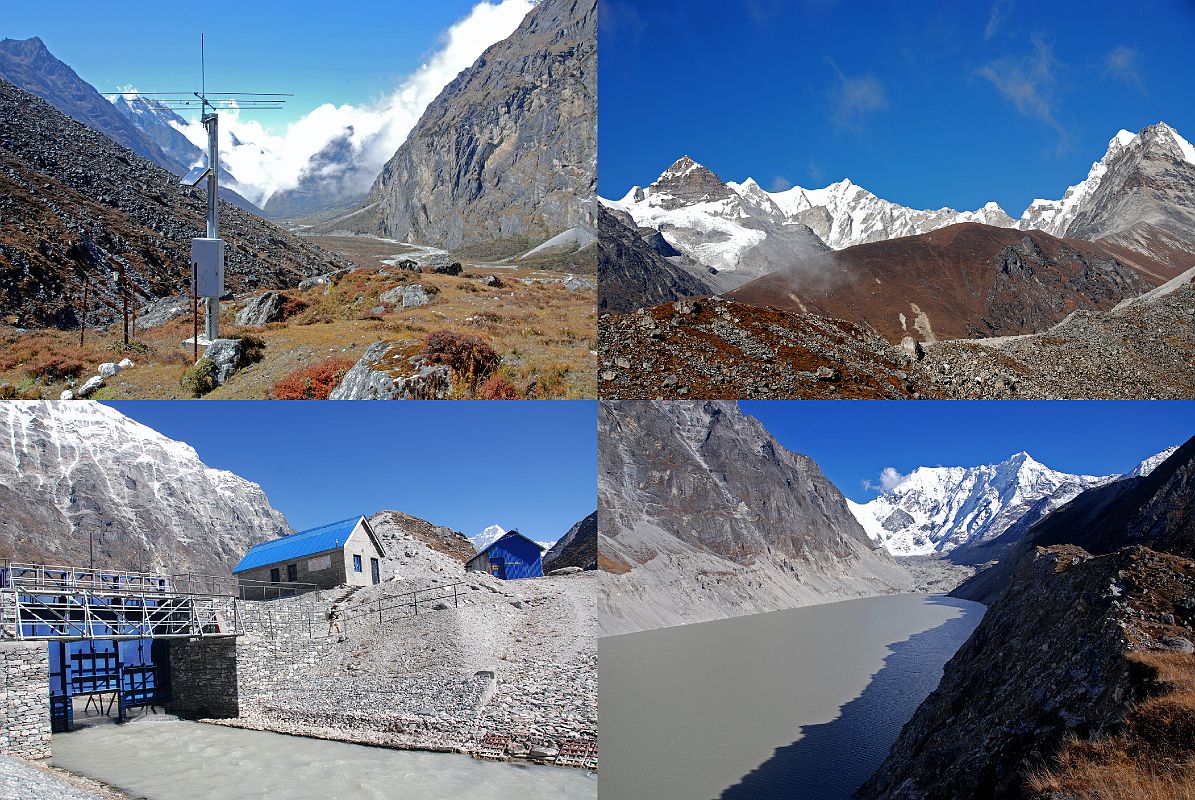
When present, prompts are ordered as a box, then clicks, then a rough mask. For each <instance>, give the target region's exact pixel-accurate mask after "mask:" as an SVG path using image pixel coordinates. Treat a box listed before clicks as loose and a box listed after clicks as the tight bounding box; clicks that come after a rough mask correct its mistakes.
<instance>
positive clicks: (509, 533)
mask: <svg viewBox="0 0 1195 800" xmlns="http://www.w3.org/2000/svg"><path fill="white" fill-rule="evenodd" d="M512 536H517V537H519V538H520V539H526V540H527V541H529V542H531V543H532V544H533V545H535V546H536V547H538V548H539V549H540V551H541V552H542V551H544V550H547V549H548V548H546V547H544V546H543V545H542V544H540V543H539V542H537V541H535V540H534V539H532V538H531V537H530V536H528V535H526V534H524V533H519V532H518V531H507V532H506V533H504V534H502V535H501V536H499V537H498V538H497V539H495V540H494V541H492V542H490V543H489V544H487V545H486V546H485V547H483V548H481V549H480V550H478V551H477V552H476V553H474V554H473V558H470V559H469V560H468V561H467V562H465V563H466V566H467V565H468V564H472V563H473V562H474V561H475V560H476V559H477V557H478V556H480V555H481V554H482V553H488V552H489V551H490V548H492V547H493V546H494V545H496V544H498V542H500V541H502V540H503V539H509V538H510V537H512Z"/></svg>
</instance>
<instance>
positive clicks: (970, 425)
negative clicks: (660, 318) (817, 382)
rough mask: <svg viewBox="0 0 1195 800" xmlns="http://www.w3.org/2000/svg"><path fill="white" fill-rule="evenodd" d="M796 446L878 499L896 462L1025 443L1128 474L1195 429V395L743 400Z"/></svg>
mask: <svg viewBox="0 0 1195 800" xmlns="http://www.w3.org/2000/svg"><path fill="white" fill-rule="evenodd" d="M739 407H740V408H741V409H742V411H743V413H745V414H749V415H751V416H753V417H755V418H757V419H758V420H759V421H760V422H762V423H763V424H764V427H766V428H767V429H768V431H770V432H771V433H772V435H773V436H775V437H776V439H777V440H778V441H779V442H780V443H781V444H783V445H784V446H785V447H786V448H788V449H789V450H792V451H794V452H798V453H804V454H805V455H807V456H809V457H810V458H812V459H813V460H814V461H816V462H817V463H818V465H819V466H820V467H821V469H822V471H823V472H824V473H825V474H826V477H828V478H829V479H830V480H832V481H833V482H834V484H835V485H836V486H838V488H839V489H840V490H841V491H842V493H843V494H845V495H846V496H847V497H849V498H851V499H852V500H856V501H864V500H869V499H871V498H872V497H875V496H876V494H877V492H876V491H874V490H870V491H869V490H867V489H865V488H864V487H863V482H864V481H870V482H872V483H878V482H879V479H880V473H881V472H882V471H883V470H884V469H885V468H886V467H892V468H894V469H896V470H897V471H898V472H899V473H901V474H907V473H909V472H911V471H912V470H913V469H915V468H917V467H936V466H964V467H971V466H976V465H979V464H993V463H997V462H999V461H1002V460H1004V459H1005V458H1007V457H1009V456H1011V455H1012V454H1014V453H1016V452H1019V451H1021V450H1025V451H1026V452H1028V453H1029V454H1030V455H1031V456H1033V457H1034V458H1035V459H1037V460H1038V461H1039V462H1041V463H1042V464H1045V465H1046V466H1048V467H1051V468H1052V469H1056V470H1061V471H1063V472H1070V473H1072V474H1089V475H1112V474H1118V473H1121V472H1127V471H1129V470H1131V469H1133V468H1134V467H1135V466H1137V464H1139V463H1140V462H1141V461H1143V460H1145V459H1146V458H1148V457H1149V456H1152V455H1154V454H1155V453H1158V452H1160V451H1162V450H1164V449H1166V448H1167V447H1170V446H1173V445H1177V444H1182V443H1183V442H1184V441H1186V440H1187V439H1189V438H1190V437H1191V436H1195V402H1191V401H1173V402H1161V401H1129V400H1117V401H1107V402H1103V401H1094V400H1092V401H1086V400H1084V401H1068V402H1060V401H1043V402H1035V401H1028V400H997V401H970V402H968V401H948V400H938V401H933V402H925V403H918V402H908V401H889V402H885V401H867V400H865V401H848V400H828V401H813V400H798V401H742V402H740V403H739Z"/></svg>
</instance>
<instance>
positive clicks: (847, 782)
mask: <svg viewBox="0 0 1195 800" xmlns="http://www.w3.org/2000/svg"><path fill="white" fill-rule="evenodd" d="M927 602H930V603H934V604H936V605H945V606H951V607H955V608H959V609H961V610H962V614H961V615H959V616H957V617H954V618H952V619H950V620H947V621H946V622H944V623H942V624H941V625H939V626H937V627H936V628H931V629H930V630H927V631H924V632H922V633H917V634H914V635H913V636H910V637H909V638H908V639H905V640H904V641H902V642H897V643H895V644H891V645H889V649H890V650H891V651H892V652H891V653H890V654H889V655H888V657H887V658H885V659H884V665H883V666H882V667H881V668H880V671H879V672H877V673H876V674H875V675H874V676H872V679H871V682H870V683H869V684H868V685H867V687H866V688H865V689H864V690H863V692H862V693H861V694H860V695H859V696H858V697H856V698H855V699H854V700H851V701H850V702H848V703H846V704H844V705H843V706H841V707H840V708H839V714H838V716H837V717H836V718H835V719H834V720H832V721H830V722H827V723H823V724H821V725H804V726H802V727H801V729H800V731H801V738H800V739H797V740H796V741H795V742H793V743H792V744H790V745H787V746H785V747H781V748H778V749H777V750H776V751H775V753H774V754H773V755H772V757H771V758H769V759H768V760H767V761H765V762H764V763H763V764H761V765H760V766H759V767H757V768H756V769H754V770H752V771H751V772H749V773H747V774H746V775H744V776H743V777H742V779H740V781H739V782H738V783H737V784H735V785H733V786H731V787H730V788H728V789H727V790H726V791H724V792H723V793H722V795H721V797H722V800H760V799H761V798H772V797H787V798H792V799H793V800H847V799H848V798H850V797H851V793H852V792H853V791H854V790H855V789H857V788H859V786H860V785H862V783H863V782H864V781H865V780H867V779H868V778H869V777H871V774H872V773H873V772H875V771H876V770H877V769H878V768H879V766H880V764H881V763H883V761H884V759H885V758H886V757H887V755H888V750H889V749H890V748H891V747H892V744H893V743H894V742H895V741H896V737H897V735H898V734H899V733H900V729H901V727H902V726H903V725H904V724H905V723H906V722H908V721H909V719H910V718H912V716H913V712H914V711H916V710H917V706H918V705H920V704H921V701H922V700H924V699H925V698H926V696H928V695H929V693H930V692H931V691H933V690H934V688H935V687H937V685H938V681H940V680H941V678H942V668H943V667H944V666H945V665H946V662H947V661H949V660H950V657H951V656H953V655H954V653H955V652H956V650H957V649H958V648H959V647H961V646H962V644H963V642H965V641H966V640H967V637H969V636H970V635H971V631H973V630H974V629H975V626H976V625H978V624H979V620H980V618H981V617H982V616H983V606H980V605H978V604H976V603H970V602H967V601H959V600H954V599H952V598H947V597H941V598H932V599H929V600H928V601H927Z"/></svg>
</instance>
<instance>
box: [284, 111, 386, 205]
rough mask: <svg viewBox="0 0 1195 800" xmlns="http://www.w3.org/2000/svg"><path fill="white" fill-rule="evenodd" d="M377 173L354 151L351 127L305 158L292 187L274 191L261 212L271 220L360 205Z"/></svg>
mask: <svg viewBox="0 0 1195 800" xmlns="http://www.w3.org/2000/svg"><path fill="white" fill-rule="evenodd" d="M376 177H377V175H376V174H375V173H373V172H372V171H370V170H369V168H368V167H366V166H365V165H364V164H363V163H361V161H360V159H359V158H358V154H356V153H355V152H354V151H353V142H352V129H351V128H350V129H348V130H346V131H344V133H342V134H341V135H340V136H337V137H336V138H334V139H332V141H330V142H328V143H327V144H326V145H324V146H323V147H322V148H321V149H320V150H319V152H317V153H315V154H314V155H312V156H311V158H310V159H308V161H307V163H306V164H305V165H304V166H303V169H302V171H301V172H300V173H299V180H298V185H297V186H295V187H294V188H293V189H283V190H280V191H277V192H274V193H273V194H272V195H270V198H269V199H268V200H267V201H266V202H265V206H264V211H265V213H266V215H268V216H269V217H270V218H271V219H283V220H287V219H299V218H301V217H305V216H308V215H311V214H315V213H317V212H323V213H325V214H329V213H330V214H335V213H336V212H337V211H338V210H349V209H351V208H354V207H357V206H360V205H361V202H362V200H363V199H364V197H365V193H366V190H367V188H362V187H369V185H370V184H371V183H372V182H373V179H374V178H376Z"/></svg>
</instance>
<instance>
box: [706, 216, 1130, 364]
mask: <svg viewBox="0 0 1195 800" xmlns="http://www.w3.org/2000/svg"><path fill="white" fill-rule="evenodd" d="M1149 288H1151V284H1150V283H1148V282H1147V281H1146V279H1145V278H1144V277H1143V276H1142V275H1141V274H1140V273H1139V272H1138V271H1137V270H1136V269H1134V268H1132V267H1130V266H1128V265H1126V264H1123V263H1121V262H1120V261H1118V260H1117V259H1116V258H1115V257H1114V256H1112V255H1111V254H1110V253H1108V252H1107V251H1105V250H1103V249H1102V248H1100V247H1099V246H1098V245H1094V244H1091V243H1088V242H1081V241H1076V240H1067V239H1058V238H1055V237H1053V236H1050V235H1049V234H1045V233H1041V232H1040V231H1028V232H1023V231H1017V230H1014V229H1011V228H998V227H993V226H990V225H981V224H978V223H963V224H960V225H954V226H951V227H949V228H944V229H941V230H937V231H933V232H931V233H926V234H921V235H918V236H907V237H904V238H900V239H889V240H886V241H882V242H876V243H873V244H864V245H858V246H855V247H850V248H847V249H845V250H840V251H837V252H835V253H833V254H831V255H829V256H823V257H820V258H817V259H814V260H813V261H810V262H800V263H796V264H793V265H791V266H789V267H787V268H786V269H782V270H778V271H775V272H772V273H770V274H768V275H765V276H764V277H762V278H759V279H757V280H755V281H752V282H751V283H749V284H747V285H746V286H743V287H741V288H739V289H736V290H735V291H733V292H731V293H730V294H729V296H730V297H731V298H733V299H735V300H739V301H741V302H745V303H751V304H753V305H760V306H769V307H772V308H780V309H787V310H792V311H802V312H807V313H816V314H824V315H828V316H834V317H841V318H843V319H849V320H852V321H857V322H866V323H867V324H869V325H871V326H872V327H873V328H875V329H876V330H877V331H878V332H879V333H880V334H881V335H882V336H884V337H886V338H887V339H888V340H889V341H891V342H894V343H896V342H900V341H901V339H903V338H904V337H906V336H912V337H914V338H915V339H918V340H921V341H923V342H933V341H936V340H938V339H960V338H976V337H989V336H1005V335H1018V334H1024V333H1033V332H1035V331H1039V330H1042V329H1044V328H1048V327H1049V326H1051V325H1053V324H1055V323H1058V322H1060V321H1062V319H1063V318H1065V317H1066V316H1067V314H1069V313H1071V312H1073V311H1075V310H1077V309H1082V310H1109V309H1111V308H1112V307H1114V306H1115V305H1116V304H1117V303H1119V302H1120V301H1121V300H1124V299H1127V298H1131V297H1135V296H1137V295H1140V294H1141V293H1143V292H1145V291H1146V290H1148V289H1149Z"/></svg>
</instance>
